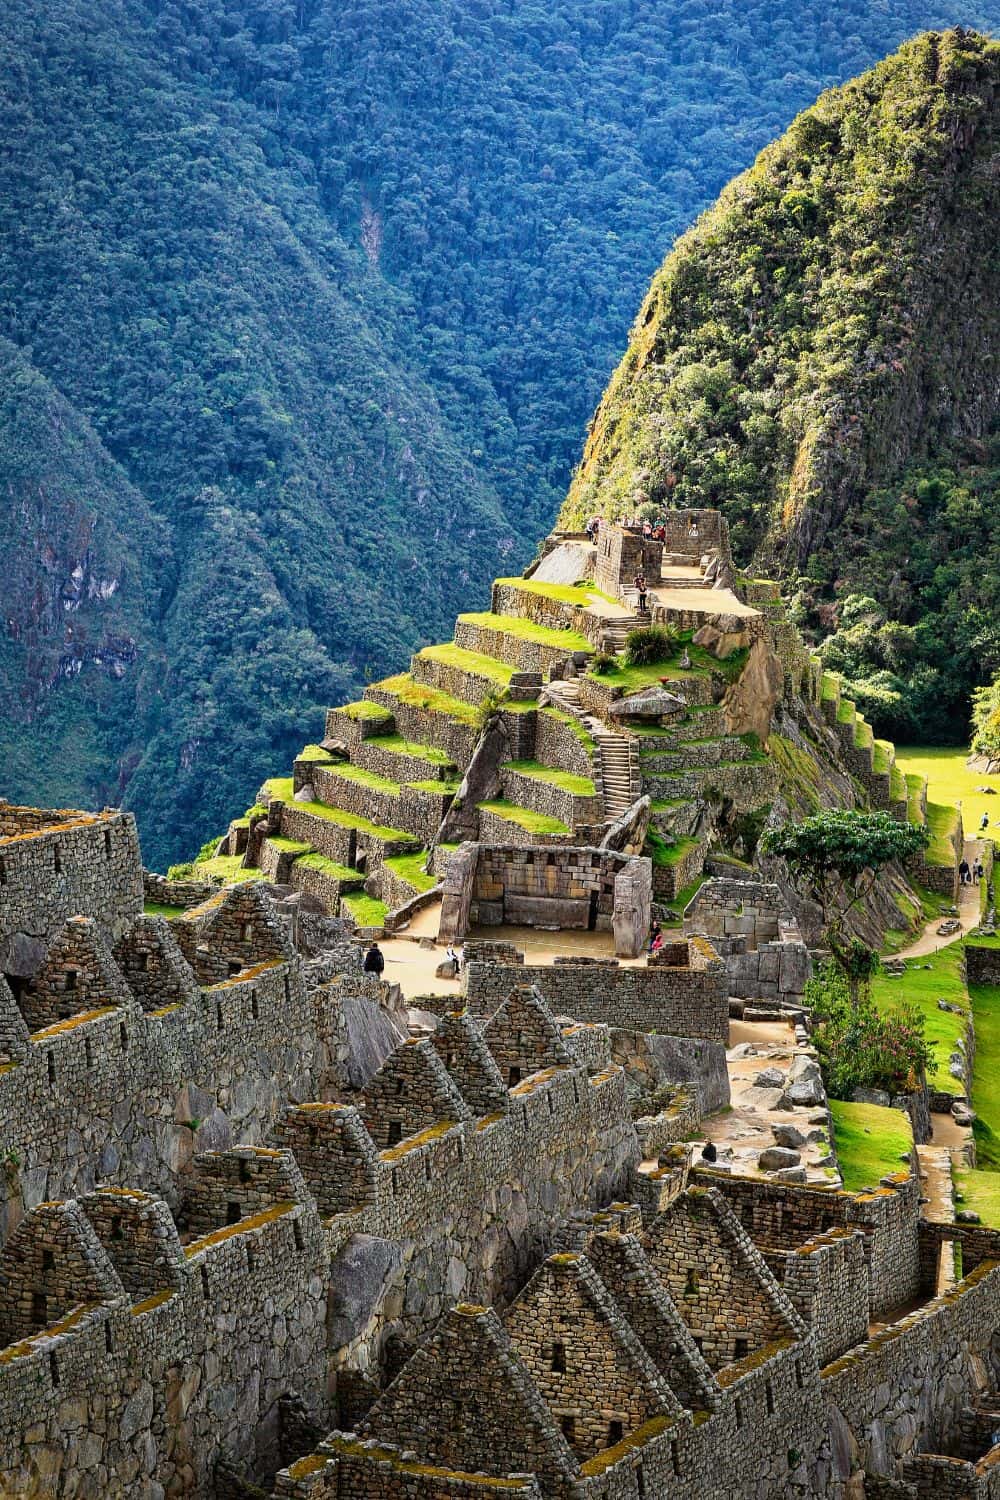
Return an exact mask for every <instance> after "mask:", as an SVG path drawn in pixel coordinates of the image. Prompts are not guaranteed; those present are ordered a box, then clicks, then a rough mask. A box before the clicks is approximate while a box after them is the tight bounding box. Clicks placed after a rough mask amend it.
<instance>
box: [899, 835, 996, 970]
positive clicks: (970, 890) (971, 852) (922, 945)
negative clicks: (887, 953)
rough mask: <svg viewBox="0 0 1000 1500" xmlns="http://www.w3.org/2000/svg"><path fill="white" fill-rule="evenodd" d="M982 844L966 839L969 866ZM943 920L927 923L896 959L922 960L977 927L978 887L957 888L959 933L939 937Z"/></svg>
mask: <svg viewBox="0 0 1000 1500" xmlns="http://www.w3.org/2000/svg"><path fill="white" fill-rule="evenodd" d="M982 848H983V846H982V844H981V843H980V841H979V839H966V841H965V851H964V852H965V858H966V859H967V860H968V862H969V864H970V865H971V864H972V863H973V861H974V860H976V859H978V858H979V856H980V854H981V853H982ZM943 920H944V919H943V918H941V917H935V918H934V920H933V921H932V922H928V923H927V926H926V927H925V928H924V930H923V932H922V933H921V934H920V936H919V937H918V938H917V939H916V941H915V942H912V943H911V944H910V946H909V947H908V948H901V949H900V951H899V952H898V953H897V954H896V955H895V956H896V957H897V958H923V957H924V956H925V955H926V954H928V953H937V951H938V949H939V948H947V946H948V944H949V943H957V942H958V940H959V939H960V938H963V937H964V936H965V934H966V933H967V932H971V931H972V929H973V927H977V926H978V925H979V887H978V885H961V886H959V888H958V920H959V921H960V922H961V924H962V928H961V931H960V932H953V933H952V934H951V935H950V936H949V937H940V936H939V935H938V928H939V927H940V925H941V922H942V921H943Z"/></svg>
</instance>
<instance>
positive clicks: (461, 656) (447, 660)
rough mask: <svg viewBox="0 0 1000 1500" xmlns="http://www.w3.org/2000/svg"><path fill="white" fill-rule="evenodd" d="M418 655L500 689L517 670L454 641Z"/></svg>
mask: <svg viewBox="0 0 1000 1500" xmlns="http://www.w3.org/2000/svg"><path fill="white" fill-rule="evenodd" d="M560 633H561V632H557V634H560ZM417 654H418V655H419V656H420V657H422V658H423V660H424V661H436V662H440V663H441V665H442V666H445V667H455V668H456V670H458V671H459V672H469V673H471V675H472V676H473V677H486V678H488V679H489V680H490V681H491V682H495V683H496V684H497V685H498V687H508V686H509V684H510V679H511V678H512V677H513V675H514V673H515V671H516V670H517V668H516V667H508V665H507V663H506V662H502V661H497V659H496V657H495V656H484V654H483V653H482V651H467V650H466V649H465V647H464V646H456V645H455V643H454V641H445V642H443V643H442V644H441V645H440V646H425V647H424V649H423V650H422V651H420V652H418V653H417ZM473 722H475V721H474V720H473Z"/></svg>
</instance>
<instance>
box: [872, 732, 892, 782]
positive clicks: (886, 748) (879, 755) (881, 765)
mask: <svg viewBox="0 0 1000 1500" xmlns="http://www.w3.org/2000/svg"><path fill="white" fill-rule="evenodd" d="M891 765H892V744H891V742H890V741H889V740H874V742H873V745H872V770H873V771H875V772H877V773H878V775H880V776H887V775H888V774H889V768H890V767H891Z"/></svg>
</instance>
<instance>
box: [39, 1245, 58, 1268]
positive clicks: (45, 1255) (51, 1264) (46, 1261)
mask: <svg viewBox="0 0 1000 1500" xmlns="http://www.w3.org/2000/svg"><path fill="white" fill-rule="evenodd" d="M55 1268H56V1258H55V1256H54V1255H53V1253H52V1251H51V1250H43V1251H42V1270H43V1271H54V1270H55Z"/></svg>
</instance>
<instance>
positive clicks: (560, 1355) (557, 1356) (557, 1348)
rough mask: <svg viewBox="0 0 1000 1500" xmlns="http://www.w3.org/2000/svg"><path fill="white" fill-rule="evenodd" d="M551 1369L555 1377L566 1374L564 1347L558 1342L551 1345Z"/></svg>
mask: <svg viewBox="0 0 1000 1500" xmlns="http://www.w3.org/2000/svg"><path fill="white" fill-rule="evenodd" d="M552 1369H553V1370H554V1371H555V1373H556V1374H557V1375H565V1374H566V1345H565V1344H563V1343H560V1342H559V1341H558V1340H557V1342H556V1343H554V1344H553V1345H552Z"/></svg>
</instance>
